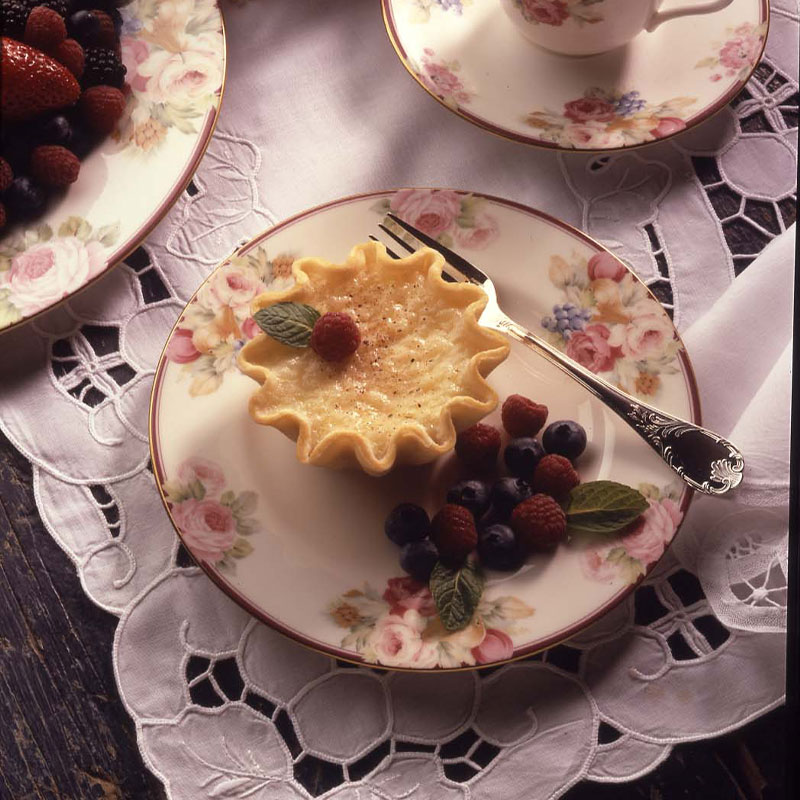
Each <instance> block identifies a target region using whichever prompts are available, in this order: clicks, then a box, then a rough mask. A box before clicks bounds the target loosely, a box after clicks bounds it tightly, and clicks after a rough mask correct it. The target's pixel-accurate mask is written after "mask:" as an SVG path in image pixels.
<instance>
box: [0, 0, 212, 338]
mask: <svg viewBox="0 0 800 800" xmlns="http://www.w3.org/2000/svg"><path fill="white" fill-rule="evenodd" d="M0 33H1V34H2V76H1V77H2V81H0V101H1V102H0V119H2V129H1V130H0V332H2V331H3V330H8V329H10V328H12V327H15V326H17V325H19V324H22V323H23V322H25V321H26V320H28V319H30V318H31V317H33V316H35V315H37V314H39V313H41V312H43V311H46V310H47V309H49V308H52V307H53V306H54V305H56V304H58V303H59V302H61V301H62V300H64V299H65V298H68V297H70V296H71V295H73V294H74V293H75V292H77V291H79V290H80V289H82V288H84V287H86V286H88V285H89V284H91V283H92V282H93V281H95V280H96V279H97V278H99V277H100V276H101V275H102V274H104V273H105V272H106V271H107V270H108V269H110V268H111V267H112V266H113V265H114V264H116V263H118V262H119V261H120V260H122V259H123V258H124V257H125V255H127V254H128V253H129V252H130V251H131V250H133V249H134V248H135V247H136V246H137V245H138V244H139V242H140V241H141V240H142V239H143V238H144V237H145V236H146V235H147V234H148V233H149V231H150V230H151V229H152V228H153V227H154V226H155V225H156V224H157V222H158V221H159V220H160V219H161V218H162V217H163V215H164V214H165V213H166V212H167V211H168V210H169V208H170V207H171V206H172V204H173V203H174V202H175V200H176V199H177V198H178V196H179V195H180V193H181V191H183V189H184V188H185V186H186V184H187V183H188V182H189V180H190V178H191V176H192V174H193V172H194V170H195V169H196V167H197V165H198V163H199V161H200V159H201V158H202V155H203V153H204V152H205V149H206V147H207V145H208V142H209V140H210V137H211V134H212V132H213V128H214V124H215V122H216V118H217V113H218V109H219V103H220V100H221V94H222V88H223V83H224V76H225V39H224V33H223V25H222V18H221V15H220V12H219V9H218V7H217V5H216V3H215V2H214V0H191V1H190V2H177V0H163V2H156V1H155V0H41V1H39V0H2V2H0Z"/></svg>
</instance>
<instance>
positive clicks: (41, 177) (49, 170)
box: [31, 144, 81, 187]
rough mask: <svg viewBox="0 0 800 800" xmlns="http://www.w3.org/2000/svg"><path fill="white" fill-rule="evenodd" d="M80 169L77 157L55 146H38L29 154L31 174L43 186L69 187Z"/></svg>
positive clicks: (63, 148) (76, 178)
mask: <svg viewBox="0 0 800 800" xmlns="http://www.w3.org/2000/svg"><path fill="white" fill-rule="evenodd" d="M80 169H81V162H80V160H79V159H78V156H76V155H75V153H73V152H71V151H70V150H67V148H66V147H61V146H60V145H57V144H45V145H40V146H39V147H36V148H35V149H34V151H33V152H32V153H31V174H32V175H33V177H34V178H36V180H37V181H39V183H41V184H44V185H45V186H57V187H63V186H69V185H70V184H71V183H75V181H76V180H78V173H79V172H80Z"/></svg>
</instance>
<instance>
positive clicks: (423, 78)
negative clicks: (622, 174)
mask: <svg viewBox="0 0 800 800" xmlns="http://www.w3.org/2000/svg"><path fill="white" fill-rule="evenodd" d="M526 1H527V0H526ZM583 2H584V0H568V2H567V3H558V4H556V3H551V2H550V0H542V2H541V3H539V5H541V8H539V9H534V10H535V11H538V12H540V13H539V16H540V17H541V18H542V19H544V20H545V22H542V23H541V24H559V22H560V20H561V19H562V16H563V14H566V13H572V11H571V9H570V7H571V6H575V5H580V4H582V3H583ZM586 2H587V3H588V0H586ZM381 3H382V7H383V16H384V22H385V25H386V30H387V32H388V34H389V38H390V40H391V42H392V45H393V46H394V49H395V51H396V52H397V55H398V56H399V58H400V60H401V61H402V62H403V65H404V66H405V67H406V69H407V70H408V71H409V72H410V73H411V75H412V76H413V77H414V78H415V80H416V81H417V82H418V83H419V84H420V85H421V86H422V87H423V88H424V89H425V90H426V91H427V92H428V93H429V94H431V95H432V96H433V97H435V98H436V99H437V100H439V102H441V103H443V104H444V105H445V106H447V107H448V108H449V109H450V110H452V111H454V112H455V113H456V114H458V115H459V116H461V117H463V118H464V119H467V120H469V121H470V122H472V123H474V124H476V125H479V126H481V127H482V128H485V129H486V130H489V131H491V132H492V133H496V134H498V135H500V136H503V137H505V138H508V139H512V140H514V141H517V142H523V143H525V144H530V145H536V146H539V147H547V148H553V149H557V150H565V151H566V150H588V151H607V150H619V149H622V148H630V147H638V146H641V145H646V144H650V143H652V142H657V141H661V140H664V139H668V138H670V137H672V136H675V135H677V134H680V133H681V132H682V131H684V130H686V129H688V128H692V127H694V126H696V125H698V124H700V123H701V122H703V121H705V120H706V119H708V118H710V117H711V116H713V115H714V114H715V113H716V112H717V111H719V110H720V109H721V108H723V107H724V106H725V105H726V104H727V103H729V102H730V101H731V100H732V99H733V98H734V97H735V96H736V94H737V93H738V92H739V90H740V89H741V88H742V87H743V86H744V84H745V83H746V82H747V79H748V78H749V77H750V75H751V74H752V72H753V70H754V69H755V67H756V65H757V64H758V61H759V59H760V58H761V54H762V52H763V50H764V46H765V43H766V38H767V31H768V27H769V3H768V1H767V0H733V2H732V3H731V4H730V5H729V6H727V7H726V8H725V9H723V10H722V11H718V12H715V13H712V14H705V15H702V16H692V17H686V18H682V19H677V20H671V21H669V22H666V23H664V24H663V25H661V26H660V27H659V28H657V29H656V30H655V31H654V32H652V33H646V32H643V33H641V34H639V36H637V37H636V38H635V39H634V40H633V41H632V42H630V43H629V44H628V45H626V46H624V47H621V48H618V49H616V50H614V51H611V52H608V53H603V54H600V55H596V56H583V57H572V56H563V55H558V54H556V53H551V52H548V51H546V50H544V49H542V48H540V47H537V46H536V45H534V44H532V43H531V42H529V41H528V40H527V39H525V38H524V36H523V35H522V34H521V33H520V32H519V30H518V29H517V28H516V27H515V26H514V24H513V22H512V21H511V20H510V19H509V18H508V17H507V16H506V14H505V12H504V11H503V9H502V6H501V3H500V2H499V0H455V2H450V0H448V1H447V2H445V1H444V0H381ZM537 3H538V0H537ZM537 3H531V5H537ZM556 5H558V6H559V9H560V13H559V14H555V15H553V14H549V15H548V14H547V13H546V12H547V11H548V9H549V10H550V11H555V10H559V9H555V6H556ZM669 5H670V2H669V0H667V2H665V3H664V4H663V7H664V8H665V9H667V8H668V7H669ZM684 5H685V4H684ZM602 7H603V0H596V1H595V2H592V3H591V11H592V13H593V14H602ZM551 18H552V19H551ZM547 20H550V23H548V22H547Z"/></svg>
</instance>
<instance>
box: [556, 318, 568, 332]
mask: <svg viewBox="0 0 800 800" xmlns="http://www.w3.org/2000/svg"><path fill="white" fill-rule="evenodd" d="M556 327H557V328H558V329H559V330H560V331H565V330H566V329H567V328H569V320H568V319H567V318H566V317H564V318H562V319H560V320H558V322H557V323H556Z"/></svg>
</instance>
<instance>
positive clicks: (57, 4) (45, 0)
mask: <svg viewBox="0 0 800 800" xmlns="http://www.w3.org/2000/svg"><path fill="white" fill-rule="evenodd" d="M30 5H31V7H33V6H47V8H52V9H53V11H55V12H56V14H60V15H61V16H62V17H64V18H65V19H66V16H67V13H68V12H69V2H68V0H36V2H34V3H31V4H30Z"/></svg>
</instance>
